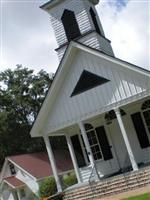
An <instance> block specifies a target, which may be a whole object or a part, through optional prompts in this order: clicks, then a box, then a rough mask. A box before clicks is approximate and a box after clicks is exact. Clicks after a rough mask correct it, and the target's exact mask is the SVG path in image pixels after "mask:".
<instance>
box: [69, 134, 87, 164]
mask: <svg viewBox="0 0 150 200" xmlns="http://www.w3.org/2000/svg"><path fill="white" fill-rule="evenodd" d="M71 142H72V146H73V148H74V152H75V155H76V159H77V163H78V166H79V167H84V166H85V165H86V163H85V160H84V156H83V152H82V148H81V145H80V140H79V136H78V135H74V136H71Z"/></svg>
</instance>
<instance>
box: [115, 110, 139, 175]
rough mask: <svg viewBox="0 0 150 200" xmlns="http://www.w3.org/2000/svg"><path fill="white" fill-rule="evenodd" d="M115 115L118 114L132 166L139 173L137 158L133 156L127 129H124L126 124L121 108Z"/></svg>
mask: <svg viewBox="0 0 150 200" xmlns="http://www.w3.org/2000/svg"><path fill="white" fill-rule="evenodd" d="M115 113H116V117H117V120H118V124H119V127H120V130H121V133H122V136H123V139H124V142H125V145H126V148H127V151H128V154H129V158H130V161H131V164H132V168H133V171H137V170H138V166H137V163H136V160H135V157H134V154H133V151H132V148H131V145H130V142H129V139H128V135H127V132H126V129H125V127H124V124H123V121H122V118H121V113H120V110H119V108H116V109H115Z"/></svg>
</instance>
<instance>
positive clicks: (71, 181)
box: [63, 174, 77, 187]
mask: <svg viewBox="0 0 150 200" xmlns="http://www.w3.org/2000/svg"><path fill="white" fill-rule="evenodd" d="M63 182H64V185H65V186H67V187H69V186H71V185H74V184H76V183H77V178H76V176H75V174H70V175H68V176H67V177H65V178H64V180H63Z"/></svg>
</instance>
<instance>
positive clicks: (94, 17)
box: [90, 8, 101, 35]
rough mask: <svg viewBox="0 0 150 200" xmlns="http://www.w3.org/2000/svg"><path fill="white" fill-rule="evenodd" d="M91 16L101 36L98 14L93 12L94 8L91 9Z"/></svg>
mask: <svg viewBox="0 0 150 200" xmlns="http://www.w3.org/2000/svg"><path fill="white" fill-rule="evenodd" d="M90 14H91V17H92V21H93V24H94V26H95V29H96V31H97V33H99V34H100V35H101V31H100V28H99V26H98V22H97V19H96V14H95V12H94V11H93V9H92V8H90Z"/></svg>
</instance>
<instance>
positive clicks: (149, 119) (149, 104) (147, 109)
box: [141, 100, 150, 133]
mask: <svg viewBox="0 0 150 200" xmlns="http://www.w3.org/2000/svg"><path fill="white" fill-rule="evenodd" d="M141 109H142V111H143V117H144V120H145V124H146V125H147V129H148V131H149V133H150V100H147V101H145V102H144V103H143V105H142V108H141Z"/></svg>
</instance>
